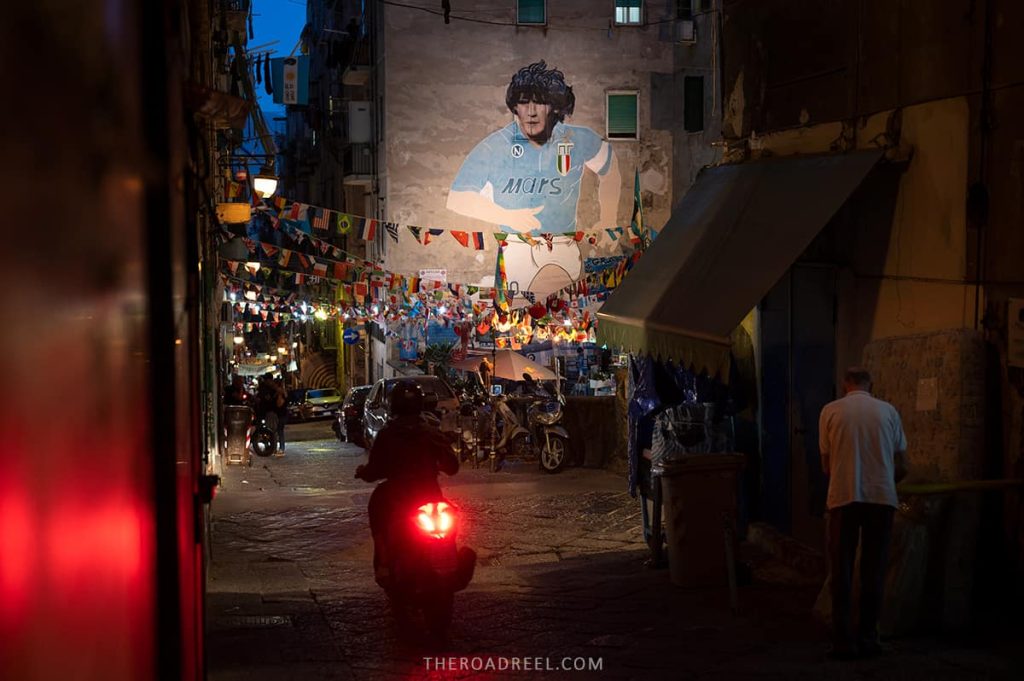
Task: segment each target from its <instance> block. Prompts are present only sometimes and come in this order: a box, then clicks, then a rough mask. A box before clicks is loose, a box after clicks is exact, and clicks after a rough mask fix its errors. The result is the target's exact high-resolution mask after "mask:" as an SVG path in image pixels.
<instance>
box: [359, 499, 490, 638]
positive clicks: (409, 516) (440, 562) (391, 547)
mask: <svg viewBox="0 0 1024 681" xmlns="http://www.w3.org/2000/svg"><path fill="white" fill-rule="evenodd" d="M420 501H423V499H420ZM460 523H461V517H460V514H459V511H458V509H457V508H456V507H455V506H454V505H453V504H452V503H451V502H449V501H448V500H446V499H444V498H442V497H436V498H433V499H431V500H430V501H426V502H425V503H419V502H413V503H411V504H407V505H400V506H397V507H396V508H395V509H394V510H393V511H392V513H391V521H390V523H389V525H388V528H389V529H388V538H387V547H386V548H385V549H384V552H383V553H384V557H383V558H382V566H381V567H383V568H384V570H382V571H381V572H380V573H379V574H378V575H377V583H378V584H379V585H380V586H381V587H383V588H384V590H385V592H386V593H387V595H388V600H389V601H390V602H391V606H392V608H393V609H394V611H395V615H396V617H397V618H398V621H399V626H400V627H403V628H406V629H408V627H409V626H410V625H412V617H413V616H414V615H415V613H416V612H417V611H419V612H422V615H423V625H424V628H425V630H426V633H427V635H428V637H430V638H431V639H432V640H434V641H438V642H442V641H444V639H445V638H446V636H447V632H448V627H449V626H450V625H451V621H452V606H453V603H454V597H455V593H456V592H458V591H462V590H463V589H465V588H466V587H467V586H468V585H469V582H470V580H472V578H473V571H474V569H475V567H476V552H475V551H473V550H472V549H470V548H467V547H462V548H459V547H457V544H456V539H457V537H458V531H459V525H460Z"/></svg>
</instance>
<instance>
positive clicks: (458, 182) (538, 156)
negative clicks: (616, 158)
mask: <svg viewBox="0 0 1024 681" xmlns="http://www.w3.org/2000/svg"><path fill="white" fill-rule="evenodd" d="M599 156H600V158H598V157H599ZM610 160H611V150H610V148H608V147H607V145H606V144H605V142H604V140H603V139H601V136H600V135H598V134H597V133H596V132H594V131H593V130H591V129H590V128H585V127H583V126H579V125H566V124H564V123H556V124H555V127H554V129H553V130H552V132H551V137H550V139H548V141H547V143H546V144H544V145H543V146H541V147H538V146H536V145H534V144H532V143H531V142H530V140H529V139H528V138H527V137H526V136H525V135H524V134H522V133H521V132H520V131H519V125H518V124H517V123H516V122H515V121H513V122H512V123H509V124H508V125H507V126H505V127H504V128H502V129H501V130H497V131H495V132H493V133H491V134H490V135H488V136H487V137H485V138H484V139H483V140H482V141H481V142H480V143H479V144H477V145H476V147H474V148H473V151H471V152H470V153H469V156H467V157H466V160H465V161H464V162H463V163H462V167H461V168H460V169H459V173H458V175H456V176H455V180H454V181H453V182H452V191H460V192H474V193H478V194H482V195H484V196H486V197H487V198H489V199H491V200H492V201H494V203H496V204H498V205H499V206H501V207H503V208H511V209H515V208H536V207H537V206H541V205H543V206H544V210H542V211H541V212H540V213H538V214H537V216H536V217H537V219H538V220H540V229H537V230H534V231H533V232H532V234H533V235H534V236H538V235H540V234H543V233H559V232H574V231H576V204H577V203H578V202H579V198H580V183H581V181H582V180H583V166H584V164H586V163H591V167H593V165H594V163H600V167H598V168H597V169H596V171H597V173H598V174H599V175H604V174H605V173H607V172H608V169H609V168H610V166H611V163H610ZM502 227H503V228H504V229H506V230H507V231H511V230H510V229H509V228H508V226H507V225H502Z"/></svg>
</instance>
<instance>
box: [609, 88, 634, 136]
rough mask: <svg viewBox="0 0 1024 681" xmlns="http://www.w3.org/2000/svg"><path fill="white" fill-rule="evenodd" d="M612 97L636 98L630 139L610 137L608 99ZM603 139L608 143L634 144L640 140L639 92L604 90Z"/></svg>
mask: <svg viewBox="0 0 1024 681" xmlns="http://www.w3.org/2000/svg"><path fill="white" fill-rule="evenodd" d="M612 95H633V96H634V97H636V123H635V124H634V125H633V128H634V133H633V136H632V137H612V136H611V131H610V130H609V129H608V123H609V120H608V118H609V116H608V114H609V113H610V111H611V107H610V106H609V98H610V97H611V96H612ZM604 138H605V139H606V140H608V141H609V142H636V141H638V140H639V139H640V90H633V89H628V88H627V89H618V90H605V93H604Z"/></svg>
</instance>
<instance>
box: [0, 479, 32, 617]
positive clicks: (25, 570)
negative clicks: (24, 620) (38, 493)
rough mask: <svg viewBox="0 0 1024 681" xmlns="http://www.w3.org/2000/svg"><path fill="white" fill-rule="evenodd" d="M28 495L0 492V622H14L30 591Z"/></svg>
mask: <svg viewBox="0 0 1024 681" xmlns="http://www.w3.org/2000/svg"><path fill="white" fill-rule="evenodd" d="M33 525H34V523H33V517H32V512H31V508H30V506H29V502H28V497H26V496H25V494H24V493H21V492H20V491H18V490H12V489H5V490H4V491H3V494H2V495H0V556H2V557H3V558H2V559H0V602H2V603H3V607H2V608H0V625H2V626H3V627H4V628H5V627H7V626H12V625H15V624H17V623H18V622H19V621H20V620H21V617H22V616H23V614H24V608H25V606H26V605H27V604H28V600H29V594H30V592H31V591H32V590H33V589H32V587H33V585H32V583H31V582H32V581H33V579H34V577H33V572H34V570H35V569H36V567H37V565H36V563H37V557H36V545H35V528H34V527H33Z"/></svg>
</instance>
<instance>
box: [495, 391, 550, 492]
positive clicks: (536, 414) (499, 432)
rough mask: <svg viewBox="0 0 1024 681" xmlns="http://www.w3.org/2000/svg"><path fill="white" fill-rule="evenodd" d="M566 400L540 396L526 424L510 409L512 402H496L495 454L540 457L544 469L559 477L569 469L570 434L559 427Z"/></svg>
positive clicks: (499, 398) (502, 399) (498, 399)
mask: <svg viewBox="0 0 1024 681" xmlns="http://www.w3.org/2000/svg"><path fill="white" fill-rule="evenodd" d="M563 405H564V398H563V397H562V396H561V395H558V396H557V397H551V398H544V397H540V396H537V397H536V399H535V400H534V401H533V402H532V403H531V404H530V405H529V407H527V410H526V424H525V425H524V424H523V423H522V421H521V420H520V417H519V416H518V415H517V414H516V413H515V411H513V409H512V408H511V407H509V405H508V398H507V397H505V396H504V395H499V396H497V397H495V398H494V420H495V427H494V434H493V440H494V443H493V447H492V448H493V450H494V451H495V452H498V453H501V454H502V455H505V454H512V455H513V456H528V455H536V456H537V459H538V460H539V462H540V467H541V468H542V469H543V470H545V471H547V472H548V473H557V472H559V471H560V470H562V468H564V467H565V464H566V460H567V459H568V454H569V431H567V430H566V429H565V428H563V427H562V426H561V425H559V422H560V421H561V420H562V407H563Z"/></svg>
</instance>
